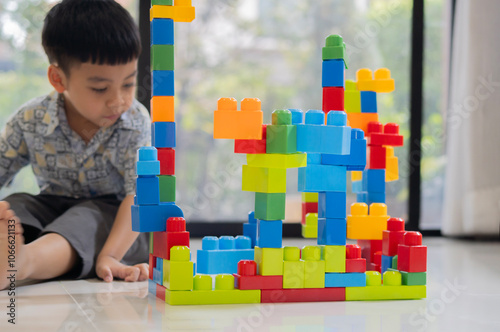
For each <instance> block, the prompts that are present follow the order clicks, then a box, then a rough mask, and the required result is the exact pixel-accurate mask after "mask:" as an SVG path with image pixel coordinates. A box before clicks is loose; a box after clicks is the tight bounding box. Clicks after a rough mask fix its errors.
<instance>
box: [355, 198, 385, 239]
mask: <svg viewBox="0 0 500 332" xmlns="http://www.w3.org/2000/svg"><path fill="white" fill-rule="evenodd" d="M389 218H390V216H388V215H387V205H385V204H383V203H372V204H371V205H370V214H368V206H367V205H366V204H365V203H354V204H352V205H351V214H350V215H349V216H347V238H348V239H351V240H382V234H383V231H385V230H387V220H389Z"/></svg>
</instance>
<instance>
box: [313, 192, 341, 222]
mask: <svg viewBox="0 0 500 332" xmlns="http://www.w3.org/2000/svg"><path fill="white" fill-rule="evenodd" d="M346 217H347V214H346V193H345V192H339V191H330V192H320V193H319V195H318V218H342V219H345V218H346Z"/></svg>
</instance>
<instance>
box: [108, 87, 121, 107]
mask: <svg viewBox="0 0 500 332" xmlns="http://www.w3.org/2000/svg"><path fill="white" fill-rule="evenodd" d="M124 102H125V98H124V96H123V93H121V92H120V91H116V92H115V93H114V94H113V95H112V96H111V98H110V99H109V100H108V103H107V104H108V107H109V108H113V107H120V106H122V105H123V103H124Z"/></svg>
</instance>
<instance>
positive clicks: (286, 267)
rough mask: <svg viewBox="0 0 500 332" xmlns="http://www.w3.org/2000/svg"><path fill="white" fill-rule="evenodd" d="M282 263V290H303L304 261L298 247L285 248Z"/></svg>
mask: <svg viewBox="0 0 500 332" xmlns="http://www.w3.org/2000/svg"><path fill="white" fill-rule="evenodd" d="M283 250H284V262H283V288H304V261H301V260H300V249H299V248H298V247H285V248H283Z"/></svg>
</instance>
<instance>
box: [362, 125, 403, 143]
mask: <svg viewBox="0 0 500 332" xmlns="http://www.w3.org/2000/svg"><path fill="white" fill-rule="evenodd" d="M371 124H372V122H370V123H369V124H368V133H367V134H366V136H367V144H369V145H379V146H382V145H389V146H403V135H399V125H398V124H396V123H387V124H386V125H385V126H384V127H383V129H382V124H381V123H380V122H377V125H375V124H374V125H371ZM370 125H371V126H370Z"/></svg>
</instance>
